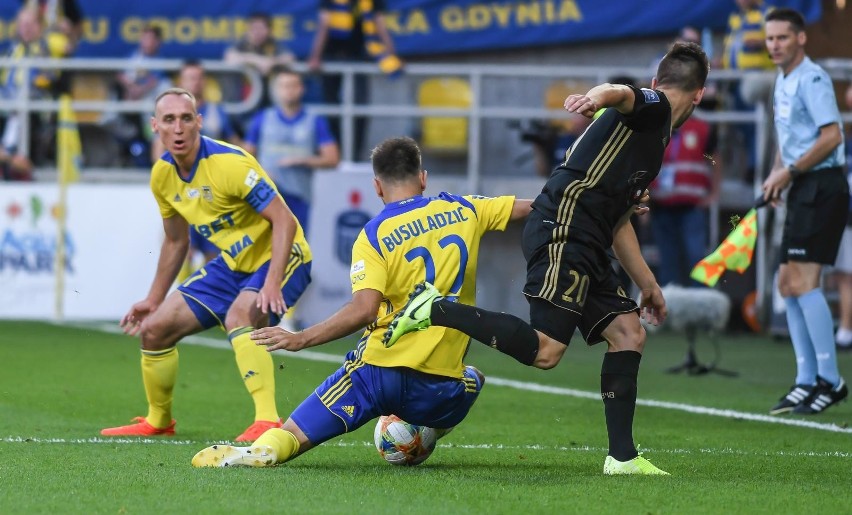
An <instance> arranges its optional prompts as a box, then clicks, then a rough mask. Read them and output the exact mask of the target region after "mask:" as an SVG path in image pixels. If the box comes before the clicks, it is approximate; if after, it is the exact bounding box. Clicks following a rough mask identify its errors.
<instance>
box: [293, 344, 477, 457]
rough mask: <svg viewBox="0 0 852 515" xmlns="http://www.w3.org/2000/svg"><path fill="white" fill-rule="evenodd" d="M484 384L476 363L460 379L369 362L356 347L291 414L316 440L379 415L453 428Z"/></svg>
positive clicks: (465, 413) (313, 441)
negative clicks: (358, 356) (341, 364)
mask: <svg viewBox="0 0 852 515" xmlns="http://www.w3.org/2000/svg"><path fill="white" fill-rule="evenodd" d="M481 389H482V382H481V381H480V380H479V376H478V375H477V373H476V372H475V371H474V369H473V367H465V369H464V378H463V379H456V378H454V377H444V376H436V375H432V374H424V373H423V372H418V371H416V370H412V369H410V368H403V367H394V368H386V367H377V366H375V365H368V364H367V363H364V362H363V361H361V360H360V359H358V358H356V356H355V351H352V352H350V353H349V354H347V355H346V361H345V362H344V363H343V366H342V367H340V368H339V369H338V370H337V371H336V372H335V373H334V374H332V375H331V376H329V378H328V379H326V380H325V381H324V382H323V383H322V384H321V385H320V386H319V388H317V389H316V391H314V393H312V394H311V395H309V396H308V398H307V399H305V400H304V401H302V403H301V404H300V405H299V406H298V407H297V408H296V409H295V410H294V411H293V413H292V414H291V415H290V418H292V419H293V422H295V423H296V425H297V426H299V429H301V430H302V431H303V432H304V433H305V436H307V437H308V440H310V442H311V443H312V444H314V445H318V444H321V443H322V442H325V441H327V440H329V439H331V438H334V437H336V436H340V435H342V434H343V433H348V432H350V431H354V430H356V429H358V428H359V427H361V426H363V425H364V424H366V423H367V422H369V421H370V420H373V419H374V418H376V417H378V416H380V415H396V416H398V417H400V418H401V419H403V420H405V421H406V422H410V423H412V424H417V425H422V426H429V427H434V428H440V429H449V428H451V427H455V426H456V425H457V424H458V423H459V422H461V421H462V420H463V419H464V417H465V416H467V413H468V412H469V411H470V408H471V406H473V403H474V402H476V399H477V397H478V396H479V391H480V390H481Z"/></svg>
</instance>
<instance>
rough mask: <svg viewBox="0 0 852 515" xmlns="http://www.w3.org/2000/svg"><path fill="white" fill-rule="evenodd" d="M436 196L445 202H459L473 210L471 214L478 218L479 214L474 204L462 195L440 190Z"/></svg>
mask: <svg viewBox="0 0 852 515" xmlns="http://www.w3.org/2000/svg"><path fill="white" fill-rule="evenodd" d="M438 198H440V199H443V200H446V201H447V202H458V203H459V204H461V205H463V206H464V207H466V208H468V209H470V210H471V211H473V216H475V217H477V218H479V215H478V214H477V213H476V206H474V205H473V203H472V202H471V201H469V200H468V199H466V198H464V197H462V196H461V195H453V194H452V193H447V192H446V191H442V192H441V193H440V194H439V195H438Z"/></svg>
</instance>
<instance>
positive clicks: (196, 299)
mask: <svg viewBox="0 0 852 515" xmlns="http://www.w3.org/2000/svg"><path fill="white" fill-rule="evenodd" d="M268 269H269V261H267V262H266V263H264V264H263V266H261V267H260V268H258V269H257V271H256V272H252V273H245V272H235V271H233V270H231V269H230V268H228V265H226V264H225V260H224V259H223V258H222V256H221V255H220V256H217V257H216V258H214V259H212V260H210V261H209V262H208V263H207V264H205V265H204V266H203V267H201V268H200V269H198V271H196V272H195V273H194V274H192V275H191V276H189V278H188V279H187V280H186V281H184V282H183V284H181V285H180V286H178V291H179V292H181V293H182V294H183V298H184V300H186V303H187V304H188V305H189V309H191V310H192V312H193V313H194V314H195V318H197V319H198V321H199V322H200V323H201V325H202V327H204V328H205V329H209V328H211V327H213V326H216V325H219V326H221V327H222V328H224V327H225V315H226V314H227V313H228V309H230V307H231V304H233V302H234V300H235V299H236V298H237V295H239V294H240V292H241V291H244V290H249V291H260V289H261V288H262V287H263V281H264V280H266V271H267V270H268ZM310 282H311V263H299V264H293V265H292V266H288V268H287V272H286V274H285V276H284V284H283V285H282V286H281V293H282V294H283V295H284V302H285V303H286V304H287V306H288V307H290V306H293V305H294V304H296V301H297V300H299V297H301V296H302V293H304V292H305V288H307V287H308V284H310ZM279 321H280V317H278V316H272V315H271V316H270V321H269V323H270V324H271V325H276V324H277V323H278V322H279Z"/></svg>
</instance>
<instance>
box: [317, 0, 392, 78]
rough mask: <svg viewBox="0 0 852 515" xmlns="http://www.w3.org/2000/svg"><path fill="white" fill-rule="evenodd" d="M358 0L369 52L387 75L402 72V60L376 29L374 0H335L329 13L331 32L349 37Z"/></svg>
mask: <svg viewBox="0 0 852 515" xmlns="http://www.w3.org/2000/svg"><path fill="white" fill-rule="evenodd" d="M355 1H357V2H358V10H359V11H360V13H361V30H362V31H363V32H364V46H365V48H366V50H367V53H368V54H369V55H370V57H372V58H373V59H375V60H376V62H377V63H378V65H379V69H380V70H381V71H382V72H384V73H385V74H387V75H390V76H397V75H399V74H400V73H402V61H400V59H399V57H397V56H396V54H394V53H393V52H391V51H390V49H389V48H388V47H387V46H386V45H385V44H384V43H383V42H382V40H381V38H380V37H379V35H378V32H377V31H376V22H375V11H374V10H373V0H334V2H333V5H332V7H331V10H330V14H329V21H328V24H329V32H330V35H331V36H333V37H335V38H341V39H343V38H347V37H349V35H350V34H352V30H353V29H354V28H355V13H354V12H353V2H355Z"/></svg>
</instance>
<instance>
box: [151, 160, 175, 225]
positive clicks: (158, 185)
mask: <svg viewBox="0 0 852 515" xmlns="http://www.w3.org/2000/svg"><path fill="white" fill-rule="evenodd" d="M158 168H159V167H158V166H157V165H156V164H155V165H154V168H153V169H152V170H151V180H150V185H151V193H153V194H154V200H156V201H157V207H159V208H160V216H162V217H163V218H171V217H173V216H175V215H176V214H178V212H177V210H176V209H175V208H174V206H172V205H171V204H170V203H169V202H168V200H166V193H165V191H164V189H163V181H162V173H163V172H162V171H158Z"/></svg>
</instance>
